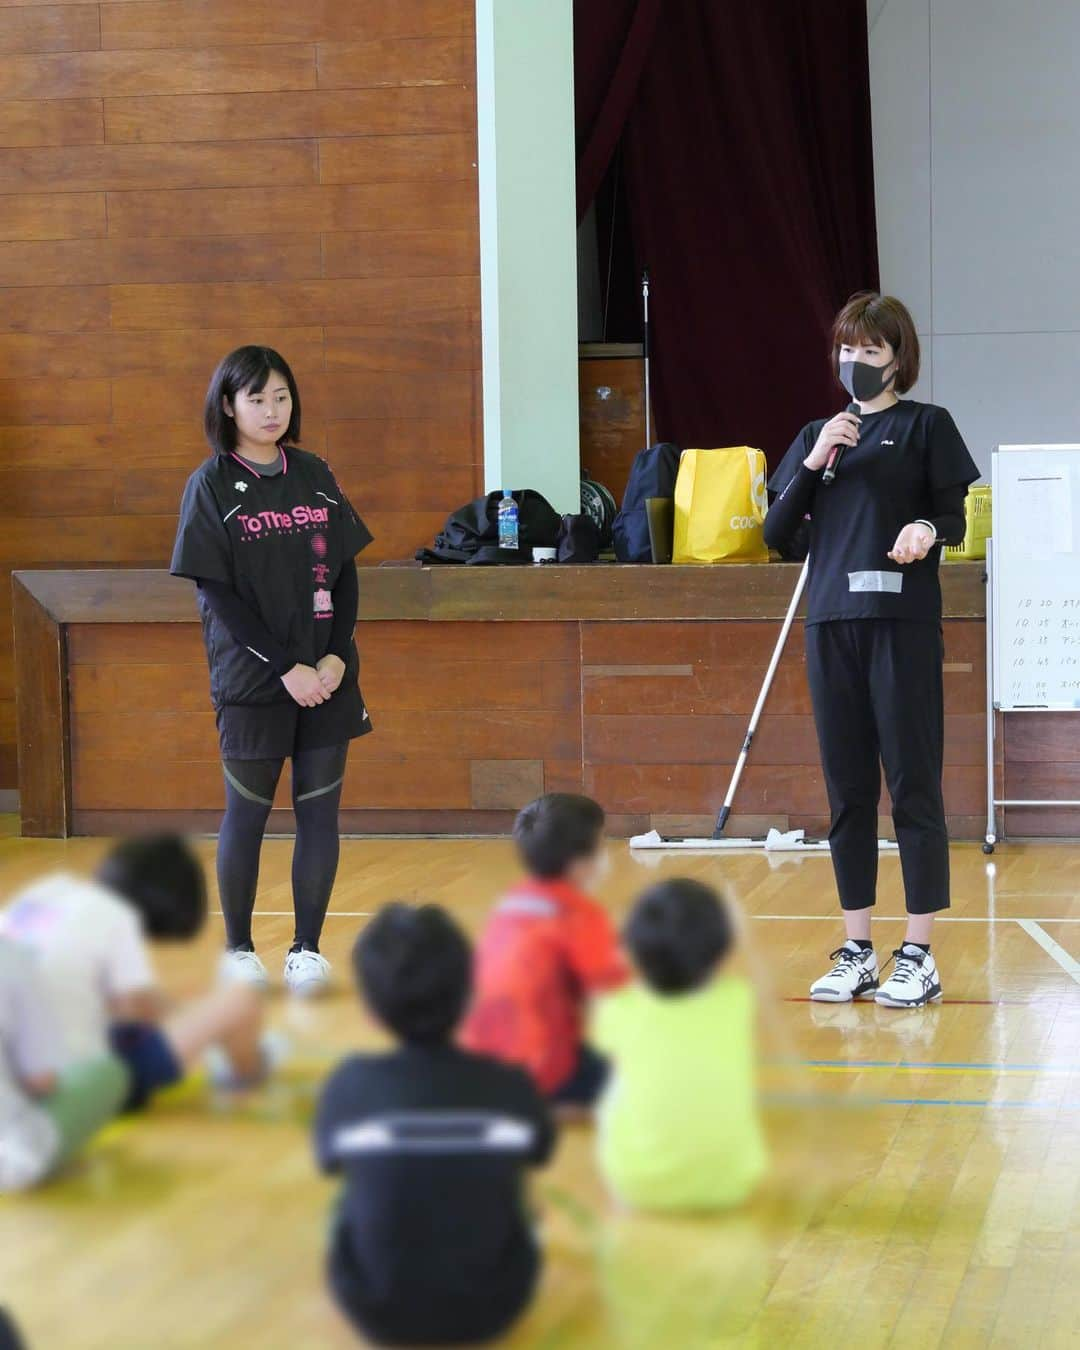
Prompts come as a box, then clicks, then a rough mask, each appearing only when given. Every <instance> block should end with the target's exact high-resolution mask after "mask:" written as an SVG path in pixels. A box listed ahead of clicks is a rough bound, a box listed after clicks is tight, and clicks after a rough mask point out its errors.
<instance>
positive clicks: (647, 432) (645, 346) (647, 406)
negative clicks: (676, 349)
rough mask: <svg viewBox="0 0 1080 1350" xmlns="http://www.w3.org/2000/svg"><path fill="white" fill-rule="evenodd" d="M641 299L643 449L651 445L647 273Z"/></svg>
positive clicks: (646, 273)
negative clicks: (642, 307) (643, 315)
mask: <svg viewBox="0 0 1080 1350" xmlns="http://www.w3.org/2000/svg"><path fill="white" fill-rule="evenodd" d="M641 298H642V302H643V304H644V306H645V327H644V341H643V342H642V351H643V352H644V354H645V448H646V449H648V447H649V446H650V445H651V444H652V396H651V394H650V392H649V272H648V269H647V268H646V270H645V271H644V272H642V274H641Z"/></svg>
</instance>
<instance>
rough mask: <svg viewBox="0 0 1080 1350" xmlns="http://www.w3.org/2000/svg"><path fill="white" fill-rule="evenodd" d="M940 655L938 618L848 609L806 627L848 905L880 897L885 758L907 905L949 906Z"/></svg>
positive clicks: (835, 848) (833, 837)
mask: <svg viewBox="0 0 1080 1350" xmlns="http://www.w3.org/2000/svg"><path fill="white" fill-rule="evenodd" d="M942 658H943V642H942V637H941V629H940V628H939V627H938V626H937V625H936V624H932V623H914V622H906V621H904V620H901V619H850V620H834V621H832V622H830V623H819V624H811V625H809V626H808V627H807V629H806V671H807V675H808V676H809V680H810V698H811V701H812V703H813V705H814V721H815V723H816V724H817V733H818V744H819V745H820V747H821V767H822V769H823V770H824V772H825V786H826V787H827V788H828V792H829V806H830V807H831V808H832V827H831V828H830V830H829V844H830V846H831V849H832V863H833V871H834V872H835V874H836V885H837V889H838V890H839V892H840V905H841V907H842V908H843V909H866V908H867V907H868V906H870V905H872V904H873V903H874V901H875V899H876V891H877V869H878V843H877V834H878V831H877V817H878V801H879V799H880V797H881V764H882V763H884V765H885V778H886V780H887V782H888V784H889V794H890V796H891V797H892V808H893V809H892V815H893V824H894V825H895V827H896V842H897V843H898V844H899V846H900V866H901V869H902V871H903V874H904V894H905V897H906V900H907V911H908V913H909V914H932V913H934V912H935V911H937V910H939V909H948V907H949V836H948V833H947V831H946V828H945V803H944V800H943V798H942V792H941V772H942V764H943V755H944V743H945V713H944V698H943V694H942V670H941V664H942Z"/></svg>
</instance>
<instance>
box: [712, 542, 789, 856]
mask: <svg viewBox="0 0 1080 1350" xmlns="http://www.w3.org/2000/svg"><path fill="white" fill-rule="evenodd" d="M809 570H810V559H809V558H807V559H806V561H805V562H804V563H803V565H802V571H801V572H800V573H799V579H798V581H797V582H796V583H795V593H794V594H793V595H792V597H791V603H790V604H789V605H788V609H787V614H786V615H785V616H784V626H783V627H782V628H781V629H780V636H779V637H778V638H777V639H776V646H775V647H774V648H773V654H772V660H771V661H770V662H769V668H768V670H767V671H766V672H765V679H764V681H763V682H762V685H761V692H760V693H759V694H758V697H757V702H756V703H755V704H754V711H753V712H752V713H751V714H750V725H749V726H748V727H747V728H746V736H745V737H744V739H743V743H742V749H741V750H740V751H739V758H738V759H737V760H736V762H735V772H734V773H733V774H732V775H731V782H730V784H729V785H728V790H727V796H726V797H725V798H724V805H723V806H722V807H721V808H720V815H719V817H718V818H717V821H716V830H715V831H714V833H713V838H714V839H718V838H719V837H720V835H721V834H722V832H723V829H724V826H725V825H726V824H727V818H728V816H729V815H730V814H731V803H732V802H733V801H734V799H735V792H736V789H737V788H738V786H739V779H740V778H741V777H742V771H743V769H744V768H745V767H746V761H747V758H748V757H749V755H750V746H751V745H752V744H753V740H754V732H755V731H757V725H758V722H759V721H760V720H761V714H762V712H763V711H764V709H765V700H766V699H767V698H768V697H769V690H770V689H771V688H772V682H773V677H774V676H775V674H776V667H777V666H778V665H779V664H780V658H781V657H782V656H783V654H784V647H785V646H786V644H787V639H788V634H789V633H790V632H791V625H792V624H793V623H794V622H795V611H796V610H797V609H798V608H799V601H800V600H801V599H802V593H803V591H804V590H805V589H806V578H807V575H808V573H809Z"/></svg>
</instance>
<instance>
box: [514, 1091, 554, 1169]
mask: <svg viewBox="0 0 1080 1350" xmlns="http://www.w3.org/2000/svg"><path fill="white" fill-rule="evenodd" d="M515 1072H516V1073H517V1076H518V1078H519V1080H520V1084H519V1086H520V1091H521V1103H520V1105H519V1106H516V1107H515V1110H518V1111H520V1112H521V1113H522V1115H523V1116H524V1117H525V1118H526V1119H527V1120H528V1122H529V1124H530V1125H531V1126H532V1127H533V1145H532V1148H531V1149H530V1150H529V1154H528V1161H529V1162H530V1163H531V1164H532V1165H533V1166H534V1167H543V1165H544V1164H545V1163H546V1162H548V1161H549V1159H550V1158H551V1155H552V1153H553V1152H554V1151H555V1141H556V1139H557V1138H558V1131H557V1129H556V1126H555V1120H554V1117H553V1116H552V1114H551V1108H550V1107H549V1106H548V1104H547V1102H546V1101H545V1100H544V1098H543V1097H542V1096H541V1095H540V1092H539V1091H538V1089H537V1087H536V1084H535V1083H534V1082H533V1080H532V1079H531V1078H530V1077H529V1075H528V1074H527V1073H524V1072H522V1071H521V1070H515Z"/></svg>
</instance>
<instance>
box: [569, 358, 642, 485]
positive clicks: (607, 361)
mask: <svg viewBox="0 0 1080 1350" xmlns="http://www.w3.org/2000/svg"><path fill="white" fill-rule="evenodd" d="M582 350H583V352H585V351H588V350H589V348H588V347H586V348H583V349H582ZM578 399H579V404H580V408H581V467H582V468H583V469H585V470H587V471H588V474H589V476H590V477H591V478H595V479H596V481H597V482H598V483H603V484H604V486H605V487H606V488H609V489H610V490H611V492H613V493H614V494H615V500H616V502H617V503H618V504H619V505H620V506H621V505H622V499H623V495H624V493H625V492H626V480H627V479H628V478H629V476H630V466H631V465H632V464H633V462H634V456H635V455H636V454H637V453H638V451H639V450H643V449H644V448H645V374H644V367H643V362H642V358H641V356H640V355H626V356H607V357H599V356H583V357H582V359H581V360H580V361H579V362H578Z"/></svg>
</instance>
